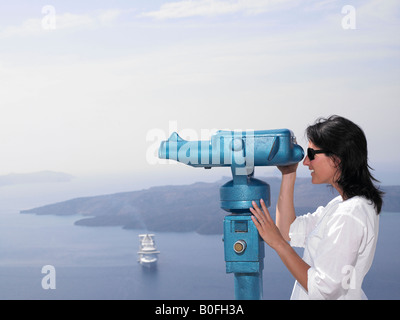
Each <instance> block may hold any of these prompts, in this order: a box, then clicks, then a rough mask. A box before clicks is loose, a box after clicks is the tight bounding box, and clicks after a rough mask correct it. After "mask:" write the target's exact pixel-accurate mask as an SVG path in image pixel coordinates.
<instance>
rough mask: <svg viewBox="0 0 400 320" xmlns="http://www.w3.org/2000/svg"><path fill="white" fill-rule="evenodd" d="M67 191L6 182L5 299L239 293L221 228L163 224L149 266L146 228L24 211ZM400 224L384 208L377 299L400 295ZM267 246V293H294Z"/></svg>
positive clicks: (375, 275)
mask: <svg viewBox="0 0 400 320" xmlns="http://www.w3.org/2000/svg"><path fill="white" fill-rule="evenodd" d="M46 188H47V189H48V190H53V193H51V192H50V194H51V195H50V196H48V195H47V196H43V194H45V193H46V191H45V190H46ZM39 190H40V191H39ZM60 190H61V189H60ZM29 192H31V193H29ZM71 195H72V194H71ZM61 198H62V197H61V195H60V194H56V193H55V192H54V188H53V187H52V186H50V185H48V184H47V185H46V186H42V187H39V186H37V185H29V186H20V187H18V186H11V187H7V186H2V187H1V188H0V299H1V300H233V299H234V278H233V275H232V274H227V273H226V272H225V261H224V252H223V241H222V235H199V234H197V233H194V232H191V233H166V232H157V233H155V240H156V245H157V249H158V250H159V251H160V252H161V253H160V255H159V260H158V263H157V267H156V268H154V269H152V270H149V269H147V268H143V267H142V266H141V265H140V264H139V263H138V261H137V251H138V246H139V237H138V235H139V234H141V233H146V232H148V230H145V229H144V230H126V229H123V228H121V227H84V226H75V225H74V222H75V221H76V220H79V219H80V218H81V216H78V215H75V216H50V215H48V216H39V215H32V214H20V213H19V211H20V210H21V209H29V208H30V207H35V206H36V205H37V204H39V203H41V202H44V201H49V202H48V203H52V202H51V201H50V200H53V202H55V200H60V199H61ZM65 200H68V199H65ZM222 220H223V213H221V221H222ZM399 226H400V213H397V212H383V213H381V217H380V233H379V240H378V245H377V250H376V255H375V259H374V263H373V265H372V267H371V269H370V271H369V273H368V274H367V276H366V278H365V280H364V284H363V289H364V291H365V293H366V295H367V296H368V298H369V299H371V300H383V299H384V300H398V299H400V254H399V253H400V252H399V248H400V232H399V230H398V228H399ZM265 249H266V251H265V260H264V263H265V268H264V271H263V299H265V300H288V299H289V298H290V294H291V291H292V288H293V284H294V279H293V277H292V276H291V274H290V273H289V272H288V270H287V269H286V268H285V266H284V265H283V263H282V262H281V261H280V259H279V257H278V256H277V254H276V253H275V252H274V251H273V250H271V249H270V248H269V247H268V246H265ZM298 252H299V254H301V251H300V250H299V251H298ZM48 266H50V267H51V271H49V269H48ZM50 275H51V278H50ZM48 284H51V285H50V286H49V285H48Z"/></svg>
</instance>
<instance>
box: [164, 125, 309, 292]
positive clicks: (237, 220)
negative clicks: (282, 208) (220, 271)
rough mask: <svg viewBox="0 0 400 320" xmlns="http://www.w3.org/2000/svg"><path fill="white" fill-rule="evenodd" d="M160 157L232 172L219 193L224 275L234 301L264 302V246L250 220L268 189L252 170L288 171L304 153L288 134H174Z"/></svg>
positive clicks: (284, 131) (261, 132)
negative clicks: (191, 137)
mask: <svg viewBox="0 0 400 320" xmlns="http://www.w3.org/2000/svg"><path fill="white" fill-rule="evenodd" d="M158 152H159V154H158V155H159V157H160V158H162V159H171V160H175V161H178V162H182V163H184V164H187V165H190V166H193V167H204V168H206V169H210V168H212V167H231V170H232V176H233V179H232V180H231V181H229V182H227V183H225V184H224V185H223V186H222V187H221V188H220V199H221V208H222V209H224V210H225V211H227V212H229V213H230V214H229V215H227V216H226V217H225V220H224V249H225V261H226V272H227V273H234V279H235V298H236V299H238V300H242V299H251V300H257V299H261V298H262V271H263V269H264V243H263V241H262V239H261V237H260V236H259V234H258V231H257V229H256V227H255V225H254V223H253V221H252V220H251V212H250V210H249V208H250V207H251V206H252V201H256V202H257V204H258V205H260V199H263V200H264V201H265V204H266V205H267V206H269V205H270V187H269V185H268V184H267V183H265V182H263V181H261V180H259V179H255V178H254V167H256V166H287V165H291V164H295V163H297V162H299V161H301V160H302V159H303V157H304V151H303V149H302V148H301V147H300V146H299V145H297V144H296V138H295V137H294V135H293V132H292V131H290V130H288V129H279V130H262V131H252V130H247V131H218V132H217V133H216V134H214V135H213V136H212V137H211V141H185V140H183V139H182V138H181V137H179V135H178V134H177V133H173V134H172V135H171V137H170V138H169V139H168V140H167V141H163V142H162V143H161V146H160V148H159V151H158Z"/></svg>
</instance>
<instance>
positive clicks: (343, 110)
mask: <svg viewBox="0 0 400 320" xmlns="http://www.w3.org/2000/svg"><path fill="white" fill-rule="evenodd" d="M399 9H400V2H399V1H397V0H384V1H382V0H363V1H351V0H346V1H334V0H322V1H321V0H318V1H313V0H279V1H278V0H192V1H190V0H182V1H179V0H176V1H160V0H152V1H144V0H139V1H134V0H131V1H123V0H119V1H76V0H69V1H52V0H49V2H47V3H45V2H42V1H36V0H29V1H27V0H16V1H7V2H5V1H2V2H1V3H0V108H1V109H0V110H1V114H0V150H1V162H0V164H1V165H0V175H1V174H8V173H12V172H13V173H24V172H34V171H41V170H52V171H60V172H66V173H69V174H73V175H77V176H79V175H85V174H93V175H96V174H111V175H112V174H125V173H126V174H133V175H135V174H137V175H138V176H147V177H149V178H151V179H153V180H154V181H157V179H158V178H159V179H160V181H159V182H160V183H164V182H165V181H162V182H161V180H162V179H170V181H173V180H174V179H175V180H179V179H184V178H185V179H188V180H191V179H193V180H199V179H200V180H201V179H205V180H207V179H213V178H214V177H215V176H217V175H229V171H224V170H223V169H218V168H215V169H213V170H212V173H210V170H208V171H205V170H202V171H200V170H201V169H194V168H189V167H187V166H185V165H172V164H169V165H167V164H165V163H162V162H160V161H158V159H157V156H156V150H157V147H158V145H159V143H160V142H161V141H162V140H164V139H166V138H167V137H168V136H169V135H170V134H171V133H172V132H173V131H177V132H178V133H179V134H180V135H181V136H182V137H183V138H186V139H196V140H198V139H201V140H209V138H210V134H211V133H212V132H215V130H217V129H230V130H247V129H252V130H267V129H279V128H289V129H291V130H292V131H293V132H294V133H295V135H296V136H297V139H298V143H299V144H301V145H302V146H303V147H306V146H307V140H306V139H305V136H304V131H305V129H306V127H307V126H308V125H310V124H312V123H314V121H315V120H316V119H317V118H319V117H327V116H329V115H332V114H339V115H341V116H344V117H347V118H349V119H350V120H352V121H354V122H355V123H357V124H358V125H360V126H361V127H362V129H363V130H364V132H365V134H366V136H367V139H368V147H369V161H370V165H371V166H372V167H373V168H374V169H375V171H374V175H375V176H376V177H377V178H378V179H379V180H381V183H382V184H386V185H388V184H400V169H399V168H398V164H399V163H400V151H399V145H400V144H399V142H398V141H399V130H398V119H399V115H400V111H399V101H400V51H399V47H400V37H399V31H400V19H399V18H400V12H399ZM300 167H302V168H301V169H299V172H300V174H301V175H302V174H303V175H305V176H307V174H309V173H307V171H308V170H306V168H303V166H300ZM273 170H275V171H273ZM257 173H259V174H277V170H276V169H275V168H257V169H256V174H257ZM192 177H193V178H192ZM155 183H156V182H155Z"/></svg>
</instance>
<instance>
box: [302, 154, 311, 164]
mask: <svg viewBox="0 0 400 320" xmlns="http://www.w3.org/2000/svg"><path fill="white" fill-rule="evenodd" d="M310 162H311V161H310V159H309V158H308V156H307V155H306V157H305V158H304V160H303V165H305V166H309V165H310Z"/></svg>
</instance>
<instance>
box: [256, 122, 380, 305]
mask: <svg viewBox="0 0 400 320" xmlns="http://www.w3.org/2000/svg"><path fill="white" fill-rule="evenodd" d="M306 132H307V137H308V140H309V144H308V151H307V156H306V157H305V159H304V162H303V164H304V165H305V166H308V167H309V169H310V171H311V177H312V183H313V184H323V183H324V184H330V185H332V186H333V187H334V188H335V189H336V190H337V191H338V192H339V194H340V195H339V196H338V197H336V198H335V199H333V200H332V201H331V202H329V203H328V204H327V205H326V206H325V207H319V208H318V209H317V211H315V212H314V213H312V214H310V213H309V214H307V215H304V216H300V217H297V218H296V215H295V210H294V202H293V192H294V184H295V180H296V170H297V166H298V164H296V165H291V166H287V167H278V168H279V170H280V171H281V172H282V183H281V189H280V194H279V199H278V202H277V207H276V225H275V223H274V221H273V220H272V219H271V217H270V215H269V212H268V209H267V207H266V205H265V203H264V202H263V201H261V208H260V207H258V206H257V204H256V203H255V202H253V208H251V209H250V210H251V212H252V213H253V216H252V219H253V222H254V224H255V225H256V227H257V229H258V231H259V233H260V236H261V237H262V238H263V239H264V241H265V242H266V243H267V244H268V245H269V246H271V247H272V248H273V249H274V250H275V251H276V252H277V253H278V255H279V256H280V258H281V259H282V261H283V263H284V264H285V265H286V267H287V268H288V269H289V271H290V272H291V273H292V275H293V276H294V277H295V279H296V283H295V285H294V288H293V292H292V296H291V299H294V300H301V299H366V296H365V294H364V292H363V291H362V289H361V285H362V282H363V279H364V276H365V275H366V273H367V272H368V270H369V268H370V267H371V264H372V261H373V258H374V253H375V247H376V241H377V238H378V226H379V219H378V214H379V213H380V211H381V208H382V196H383V193H382V192H381V191H380V190H379V189H377V188H376V187H375V186H374V184H373V181H376V180H375V179H374V178H373V177H372V175H371V173H370V171H369V166H368V162H367V141H366V138H365V135H364V133H363V131H362V130H361V129H360V128H359V127H358V126H357V125H356V124H354V123H353V122H351V121H349V120H347V119H345V118H343V117H339V116H331V117H330V118H328V119H320V120H318V121H317V122H316V123H315V124H314V125H312V126H309V127H308V128H307V130H306ZM287 241H290V245H289V243H288V242H287ZM291 246H295V247H304V248H305V250H304V256H303V258H300V256H299V255H298V254H297V253H296V252H295V251H294V250H293V248H292V247H291Z"/></svg>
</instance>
